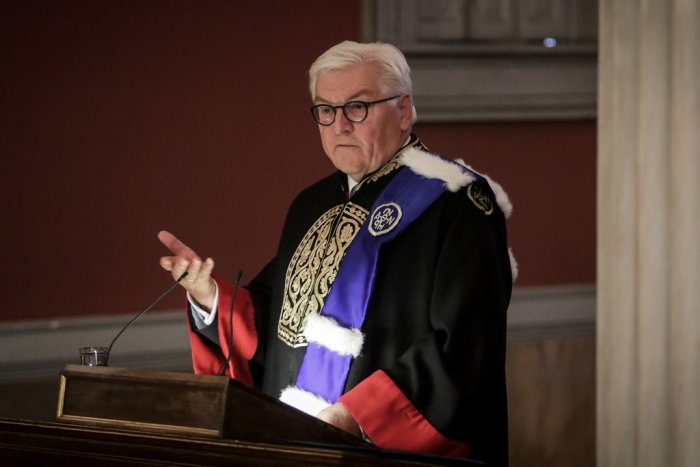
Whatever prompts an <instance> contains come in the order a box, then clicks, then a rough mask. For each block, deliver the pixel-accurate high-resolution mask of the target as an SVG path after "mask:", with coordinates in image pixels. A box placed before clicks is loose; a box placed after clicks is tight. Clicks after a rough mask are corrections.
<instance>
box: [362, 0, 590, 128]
mask: <svg viewBox="0 0 700 467" xmlns="http://www.w3.org/2000/svg"><path fill="white" fill-rule="evenodd" d="M597 34H598V31H597V3H596V2H581V1H574V0H564V1H558V2H547V1H540V0H533V1H529V2H525V3H523V2H519V1H518V0H487V1H479V2H473V1H466V0H382V1H377V0H365V1H364V2H363V18H362V36H363V37H362V39H363V40H365V41H377V40H379V41H384V42H389V43H392V44H394V45H396V46H397V47H398V48H399V49H401V50H402V51H403V52H404V54H405V55H406V58H407V60H408V63H409V65H410V66H411V72H412V77H413V86H414V93H413V97H414V100H415V104H416V108H417V109H418V121H419V122H454V121H513V120H515V121H522V120H570V119H592V118H595V117H596V110H597ZM552 41H553V42H552Z"/></svg>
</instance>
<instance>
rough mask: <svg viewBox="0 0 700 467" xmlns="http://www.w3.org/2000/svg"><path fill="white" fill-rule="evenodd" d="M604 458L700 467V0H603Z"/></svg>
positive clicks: (600, 426) (600, 403)
mask: <svg viewBox="0 0 700 467" xmlns="http://www.w3.org/2000/svg"><path fill="white" fill-rule="evenodd" d="M599 15H600V16H599V18H600V49H599V50H600V57H599V77H598V82H599V104H598V188H597V190H598V278H597V282H598V284H597V290H598V298H597V310H598V316H597V339H598V343H597V358H598V362H597V375H598V380H597V461H598V462H597V464H598V467H608V466H609V467H613V466H614V467H624V466H635V467H637V466H671V467H675V466H679V467H681V466H682V467H691V466H698V465H700V34H699V32H698V31H700V0H600V11H599Z"/></svg>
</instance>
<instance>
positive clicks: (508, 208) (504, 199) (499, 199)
mask: <svg viewBox="0 0 700 467" xmlns="http://www.w3.org/2000/svg"><path fill="white" fill-rule="evenodd" d="M482 175H483V176H484V178H485V179H486V181H487V182H489V185H490V186H491V190H493V194H494V195H496V204H498V207H499V208H501V211H503V215H504V216H506V219H508V218H509V217H510V215H511V214H513V203H511V202H510V198H509V197H508V193H506V191H505V190H504V189H503V187H502V186H501V184H500V183H498V182H495V181H494V180H492V179H491V177H489V176H488V175H484V174H482Z"/></svg>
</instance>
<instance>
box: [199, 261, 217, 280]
mask: <svg viewBox="0 0 700 467" xmlns="http://www.w3.org/2000/svg"><path fill="white" fill-rule="evenodd" d="M213 270H214V260H213V259H211V258H207V259H206V261H204V264H202V269H201V271H199V273H200V274H201V275H202V276H206V277H211V273H212V271H213Z"/></svg>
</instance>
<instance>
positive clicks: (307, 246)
mask: <svg viewBox="0 0 700 467" xmlns="http://www.w3.org/2000/svg"><path fill="white" fill-rule="evenodd" d="M309 86H310V91H311V97H312V100H313V103H314V106H313V107H312V109H311V110H312V115H313V117H314V119H315V120H316V122H317V123H318V128H319V132H320V136H321V142H322V144H323V149H324V151H325V153H326V155H327V156H328V157H329V158H330V160H331V162H332V163H333V165H334V166H335V167H336V168H337V169H338V172H336V173H334V174H332V175H330V176H328V177H326V178H324V179H322V180H320V181H319V182H317V183H315V184H314V185H312V186H310V187H308V188H306V189H305V190H304V191H302V192H301V193H300V194H299V195H298V196H297V198H296V199H295V200H294V201H293V202H292V204H291V207H290V208H289V212H288V215H287V219H286V221H285V224H284V229H283V232H282V235H281V239H280V243H279V248H278V251H277V255H276V256H275V258H274V259H273V260H272V261H271V262H270V263H269V264H268V265H267V266H266V267H265V268H264V269H263V270H262V272H260V274H259V275H258V276H257V277H255V278H254V279H253V280H252V281H251V283H250V284H249V285H248V286H247V287H245V288H241V289H239V290H237V291H235V300H234V302H235V303H233V304H232V299H233V296H234V287H233V286H232V285H231V284H229V283H226V282H225V281H222V280H220V279H218V278H212V276H211V273H212V270H213V267H214V263H213V261H212V260H211V259H206V260H205V261H202V260H201V259H200V257H199V256H197V254H196V253H195V252H194V251H192V250H191V249H190V248H188V247H187V246H186V245H184V244H182V243H181V242H179V241H178V240H177V239H176V238H175V237H174V236H173V235H171V234H170V233H168V232H161V233H160V234H159V238H160V240H161V241H162V242H163V243H164V244H165V245H166V246H167V247H168V248H169V249H170V250H171V251H172V252H173V256H167V257H163V258H161V265H162V267H163V268H164V269H166V270H168V271H170V272H171V273H172V275H173V277H179V276H180V275H181V274H182V273H183V272H185V271H187V272H188V276H187V278H186V279H185V280H183V281H182V285H183V287H184V288H185V289H186V290H187V291H188V296H189V300H190V308H191V314H190V316H191V328H192V330H191V344H192V351H193V362H194V368H195V371H196V372H199V373H216V372H218V371H220V370H222V369H224V367H225V370H226V372H227V373H228V374H229V375H230V376H231V377H234V378H237V379H239V380H242V381H244V382H247V383H249V384H254V385H255V386H256V387H258V388H260V389H261V390H263V391H265V392H267V393H269V394H271V395H273V396H275V397H280V399H281V400H282V401H284V402H286V403H288V404H290V405H293V406H295V407H297V408H299V409H301V410H304V411H305V412H307V413H309V414H312V415H315V416H317V417H319V418H320V419H322V420H325V421H327V422H329V423H331V424H333V425H336V426H338V427H340V428H342V429H344V430H346V431H349V432H350V433H354V434H356V435H357V436H364V437H366V438H368V439H369V440H371V441H372V442H373V443H375V444H377V445H378V446H381V447H386V448H393V449H404V450H412V451H421V452H430V453H436V454H443V455H451V456H463V457H466V456H468V457H470V458H474V459H479V460H483V461H486V462H488V463H489V465H506V464H507V454H508V452H507V451H508V446H507V413H506V393H505V375H504V366H505V330H506V309H507V307H508V303H509V300H510V293H511V283H512V278H511V264H510V256H509V251H508V248H507V242H506V230H505V219H504V218H505V216H504V211H505V212H506V214H507V213H508V211H509V210H510V205H509V203H508V201H507V197H506V195H505V193H503V191H502V190H500V187H498V185H496V184H494V183H493V182H491V183H489V182H490V181H489V180H487V179H486V178H485V177H484V176H481V175H479V174H477V173H476V172H474V171H472V170H471V169H470V168H468V167H467V166H465V165H464V164H459V163H456V162H453V161H450V160H447V159H444V158H441V157H439V156H436V155H434V154H430V153H429V152H428V151H427V150H426V148H425V147H424V146H423V145H422V144H421V142H420V141H419V140H418V138H417V137H416V136H415V135H412V134H411V129H412V124H413V122H414V121H415V109H414V107H413V102H412V96H411V93H412V84H411V80H410V70H409V67H408V65H407V63H406V61H405V58H404V56H403V54H401V52H400V51H399V50H398V49H396V48H395V47H393V46H391V45H388V44H381V43H376V44H358V43H355V42H348V41H346V42H343V43H340V44H338V45H336V46H334V47H332V48H331V49H329V50H328V51H326V52H325V53H324V54H323V55H321V56H320V57H319V58H318V59H317V60H316V61H315V62H314V64H313V65H312V66H311V69H310V70H309ZM494 191H495V192H496V194H494ZM229 311H230V312H229ZM231 319H232V320H233V322H231ZM231 330H233V336H230V332H231ZM231 343H232V345H233V348H232V349H231V348H230V347H231ZM227 357H228V358H229V360H227Z"/></svg>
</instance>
